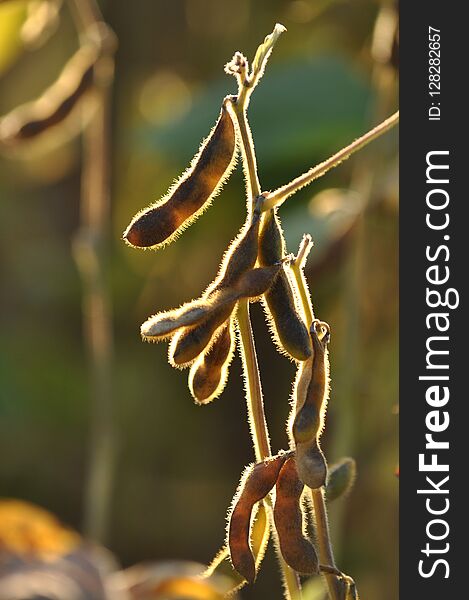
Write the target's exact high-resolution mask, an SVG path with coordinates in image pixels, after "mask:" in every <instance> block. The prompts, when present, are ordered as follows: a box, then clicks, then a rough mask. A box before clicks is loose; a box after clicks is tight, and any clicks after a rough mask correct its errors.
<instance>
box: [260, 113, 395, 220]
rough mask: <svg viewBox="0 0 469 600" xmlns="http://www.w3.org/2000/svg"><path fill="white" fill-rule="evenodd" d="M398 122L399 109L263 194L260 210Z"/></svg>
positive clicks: (312, 178)
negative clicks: (320, 160) (295, 175)
mask: <svg viewBox="0 0 469 600" xmlns="http://www.w3.org/2000/svg"><path fill="white" fill-rule="evenodd" d="M398 122H399V111H398V112H396V113H394V114H393V115H392V116H391V117H389V118H388V119H386V120H385V121H383V122H382V123H380V124H379V125H378V126H377V127H375V128H374V129H371V131H368V132H367V133H365V134H364V135H362V136H361V137H360V138H358V139H357V140H355V141H354V142H352V143H351V144H349V145H348V146H345V148H342V150H339V152H337V153H336V154H334V155H333V156H331V157H330V158H328V159H327V160H325V161H324V162H322V163H320V164H319V165H316V166H315V167H313V168H312V169H310V170H309V171H307V172H306V173H304V174H303V175H300V176H299V177H297V178H296V179H294V180H293V181H291V182H290V183H287V184H286V185H284V186H282V187H280V188H278V189H277V190H275V191H274V192H269V193H266V194H264V195H265V198H266V200H265V202H264V205H263V207H262V210H264V211H266V210H270V209H271V208H274V207H276V206H280V205H281V204H283V203H284V202H285V200H286V199H287V198H288V197H290V196H292V195H293V194H294V193H295V192H297V191H298V190H300V189H301V188H303V187H304V186H305V185H308V184H309V183H311V182H312V181H314V180H315V179H318V178H319V177H322V175H324V174H325V173H327V171H329V170H330V169H332V168H333V167H336V166H337V165H339V164H340V163H341V162H343V161H344V160H346V159H347V158H349V157H350V156H352V154H354V153H355V152H357V151H358V150H361V149H362V148H363V147H364V146H366V145H367V144H369V143H370V142H372V141H373V140H375V139H376V138H378V137H380V136H381V135H383V134H384V133H386V132H387V131H389V130H390V129H392V128H393V127H395V126H396V125H397V124H398Z"/></svg>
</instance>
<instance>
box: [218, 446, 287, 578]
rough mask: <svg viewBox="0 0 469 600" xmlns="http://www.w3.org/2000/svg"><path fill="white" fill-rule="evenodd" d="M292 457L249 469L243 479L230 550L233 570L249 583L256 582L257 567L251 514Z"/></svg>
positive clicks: (232, 518)
mask: <svg viewBox="0 0 469 600" xmlns="http://www.w3.org/2000/svg"><path fill="white" fill-rule="evenodd" d="M289 455H290V454H289V453H282V454H279V455H277V456H276V457H273V458H272V459H270V460H267V461H264V462H262V463H258V464H256V465H254V466H251V467H248V469H246V471H245V472H244V474H243V477H242V478H241V483H240V485H239V488H238V491H237V493H236V495H235V498H234V502H233V509H232V512H231V515H230V518H229V524H228V546H229V549H230V557H231V562H232V563H233V567H234V568H235V569H236V570H237V571H238V573H239V574H240V575H242V576H243V577H244V578H245V579H246V580H247V581H249V582H250V583H252V582H253V581H254V579H255V578H256V565H255V561H254V556H253V553H252V550H251V546H250V543H249V538H250V527H251V512H252V510H253V507H254V505H255V504H256V502H259V501H260V500H262V499H263V498H265V496H267V494H268V493H269V492H270V490H271V489H272V488H273V486H274V485H275V482H276V480H277V477H278V474H279V472H280V469H281V468H282V465H283V464H284V462H285V460H287V458H288V456H289Z"/></svg>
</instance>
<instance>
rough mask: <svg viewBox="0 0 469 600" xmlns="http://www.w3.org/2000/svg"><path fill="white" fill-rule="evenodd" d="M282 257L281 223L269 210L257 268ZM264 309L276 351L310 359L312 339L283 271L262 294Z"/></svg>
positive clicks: (283, 243) (302, 358)
mask: <svg viewBox="0 0 469 600" xmlns="http://www.w3.org/2000/svg"><path fill="white" fill-rule="evenodd" d="M284 257H285V241H284V238H283V232H282V228H281V225H280V220H279V218H278V216H277V214H276V212H275V211H274V210H271V211H269V212H268V213H267V214H266V215H265V217H264V222H263V224H262V228H261V231H260V235H259V264H260V265H262V266H266V265H272V264H274V263H276V262H278V261H279V260H282V259H283V258H284ZM265 305H266V312H267V315H268V317H270V318H269V320H270V324H271V329H272V333H273V335H274V340H275V341H276V344H277V346H278V347H279V349H283V350H284V351H285V352H286V353H287V354H289V355H290V356H291V357H292V358H294V359H296V360H299V361H303V360H306V359H307V358H308V357H309V356H311V352H312V350H311V339H310V336H309V333H308V330H307V328H306V325H305V324H304V322H303V319H302V317H301V315H300V313H299V311H298V308H297V306H296V301H295V294H294V290H293V282H292V280H291V279H290V278H289V277H288V274H287V272H286V271H285V270H284V271H282V272H281V273H280V274H279V276H278V277H277V279H276V281H275V283H274V284H273V285H272V287H271V288H270V289H269V291H268V292H267V293H266V294H265Z"/></svg>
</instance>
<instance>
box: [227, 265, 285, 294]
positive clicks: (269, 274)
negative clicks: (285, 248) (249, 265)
mask: <svg viewBox="0 0 469 600" xmlns="http://www.w3.org/2000/svg"><path fill="white" fill-rule="evenodd" d="M282 268H283V265H282V263H276V264H275V265H272V266H270V267H258V268H256V269H250V270H249V271H246V273H244V274H243V275H241V277H240V278H239V281H238V282H237V284H236V286H235V290H236V293H237V294H238V295H239V298H257V297H258V296H261V295H262V294H264V293H265V292H266V291H267V290H268V289H269V288H270V287H271V286H272V285H273V283H274V281H275V280H276V278H277V276H278V275H279V273H280V272H281V270H282Z"/></svg>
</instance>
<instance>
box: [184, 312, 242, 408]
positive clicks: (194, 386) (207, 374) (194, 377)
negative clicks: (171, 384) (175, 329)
mask: <svg viewBox="0 0 469 600" xmlns="http://www.w3.org/2000/svg"><path fill="white" fill-rule="evenodd" d="M234 346H235V344H234V322H233V319H232V318H231V319H230V320H229V321H228V322H227V323H225V324H224V325H223V328H222V331H221V333H220V335H219V336H218V338H217V339H216V340H215V342H214V343H213V345H212V347H211V348H210V350H209V351H208V352H206V353H204V354H202V355H201V356H199V358H198V359H197V361H196V362H195V363H194V364H193V365H192V367H191V370H190V373H189V389H190V391H191V394H192V396H193V398H194V400H195V401H196V402H197V404H208V403H209V402H211V401H212V400H214V399H215V398H217V397H218V396H219V395H220V394H221V393H222V391H223V388H224V387H225V384H226V380H227V378H228V368H229V366H230V363H231V361H232V359H233V353H234Z"/></svg>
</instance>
